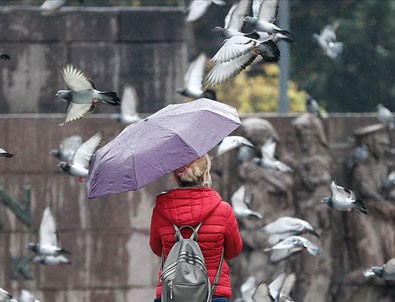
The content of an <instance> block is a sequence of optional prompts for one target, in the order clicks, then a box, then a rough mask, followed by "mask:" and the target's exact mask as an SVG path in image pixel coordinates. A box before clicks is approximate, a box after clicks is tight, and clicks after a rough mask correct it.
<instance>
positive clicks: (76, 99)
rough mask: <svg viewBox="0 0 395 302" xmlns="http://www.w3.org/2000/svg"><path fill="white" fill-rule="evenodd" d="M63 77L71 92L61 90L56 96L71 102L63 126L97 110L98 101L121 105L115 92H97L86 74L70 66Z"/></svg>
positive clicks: (63, 73)
mask: <svg viewBox="0 0 395 302" xmlns="http://www.w3.org/2000/svg"><path fill="white" fill-rule="evenodd" d="M62 75H63V78H64V81H65V82H66V85H67V87H68V88H69V89H70V90H59V91H58V92H57V93H56V96H59V97H61V98H62V99H63V100H65V101H68V102H69V108H68V109H67V116H66V120H65V122H64V123H62V124H61V126H62V125H64V124H66V123H68V122H71V121H74V120H77V119H80V118H83V117H85V116H86V115H87V114H88V113H90V112H92V111H93V110H94V109H95V107H96V104H97V102H98V101H101V102H103V103H106V104H109V105H112V106H117V105H120V104H121V100H120V99H119V98H118V96H117V94H116V93H115V92H112V91H105V92H103V91H99V90H96V87H95V84H94V83H93V81H92V80H91V79H90V78H89V77H88V76H87V75H86V74H85V73H83V72H82V71H80V70H78V69H77V68H75V67H74V66H72V65H70V64H68V65H66V66H65V67H63V69H62Z"/></svg>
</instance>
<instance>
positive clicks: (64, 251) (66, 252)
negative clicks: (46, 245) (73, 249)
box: [58, 249, 71, 255]
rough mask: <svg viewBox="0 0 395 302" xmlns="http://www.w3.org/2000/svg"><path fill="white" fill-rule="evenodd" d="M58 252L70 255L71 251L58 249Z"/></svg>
mask: <svg viewBox="0 0 395 302" xmlns="http://www.w3.org/2000/svg"><path fill="white" fill-rule="evenodd" d="M58 253H59V254H65V255H71V253H70V252H69V251H66V250H65V249H60V250H59V251H58Z"/></svg>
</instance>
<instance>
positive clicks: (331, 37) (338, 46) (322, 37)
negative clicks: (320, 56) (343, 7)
mask: <svg viewBox="0 0 395 302" xmlns="http://www.w3.org/2000/svg"><path fill="white" fill-rule="evenodd" d="M338 26H339V22H335V23H334V24H328V25H326V26H325V27H324V28H323V29H322V30H321V32H320V34H319V35H318V34H313V38H314V40H315V41H317V43H318V45H319V46H320V47H321V49H322V50H323V51H324V53H325V55H326V56H328V57H329V58H331V59H336V58H337V57H338V56H339V55H340V54H341V53H342V52H343V49H344V44H343V43H342V42H337V41H336V40H337V39H336V32H335V31H336V29H337V27H338Z"/></svg>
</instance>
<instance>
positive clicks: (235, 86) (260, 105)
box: [216, 64, 307, 113]
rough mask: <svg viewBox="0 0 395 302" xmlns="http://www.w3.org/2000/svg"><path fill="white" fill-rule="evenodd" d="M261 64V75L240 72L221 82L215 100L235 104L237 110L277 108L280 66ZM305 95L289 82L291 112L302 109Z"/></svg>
mask: <svg viewBox="0 0 395 302" xmlns="http://www.w3.org/2000/svg"><path fill="white" fill-rule="evenodd" d="M262 68H263V71H262V75H256V76H248V75H247V72H242V73H241V74H239V75H238V76H236V77H234V78H232V79H230V80H228V81H226V82H224V83H222V84H220V85H219V86H218V88H217V89H216V92H217V97H218V100H220V101H222V102H224V103H226V104H229V105H232V106H234V107H236V108H237V109H238V111H239V112H240V113H254V112H277V111H278V100H279V75H280V69H279V67H278V65H277V64H264V65H263V67H262ZM306 96H307V93H306V92H305V91H303V90H298V87H297V85H296V84H295V83H294V82H292V81H289V82H288V99H289V111H290V112H303V111H305V100H306Z"/></svg>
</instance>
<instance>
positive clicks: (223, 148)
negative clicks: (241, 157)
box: [217, 135, 254, 156]
mask: <svg viewBox="0 0 395 302" xmlns="http://www.w3.org/2000/svg"><path fill="white" fill-rule="evenodd" d="M240 146H247V147H250V148H254V145H253V144H252V143H251V142H250V141H249V140H248V139H246V138H245V137H243V136H237V135H230V136H226V137H225V138H224V139H223V140H222V141H221V143H220V144H219V145H218V149H217V156H220V155H222V154H224V153H226V152H228V151H230V150H233V149H235V148H238V147H240Z"/></svg>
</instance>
